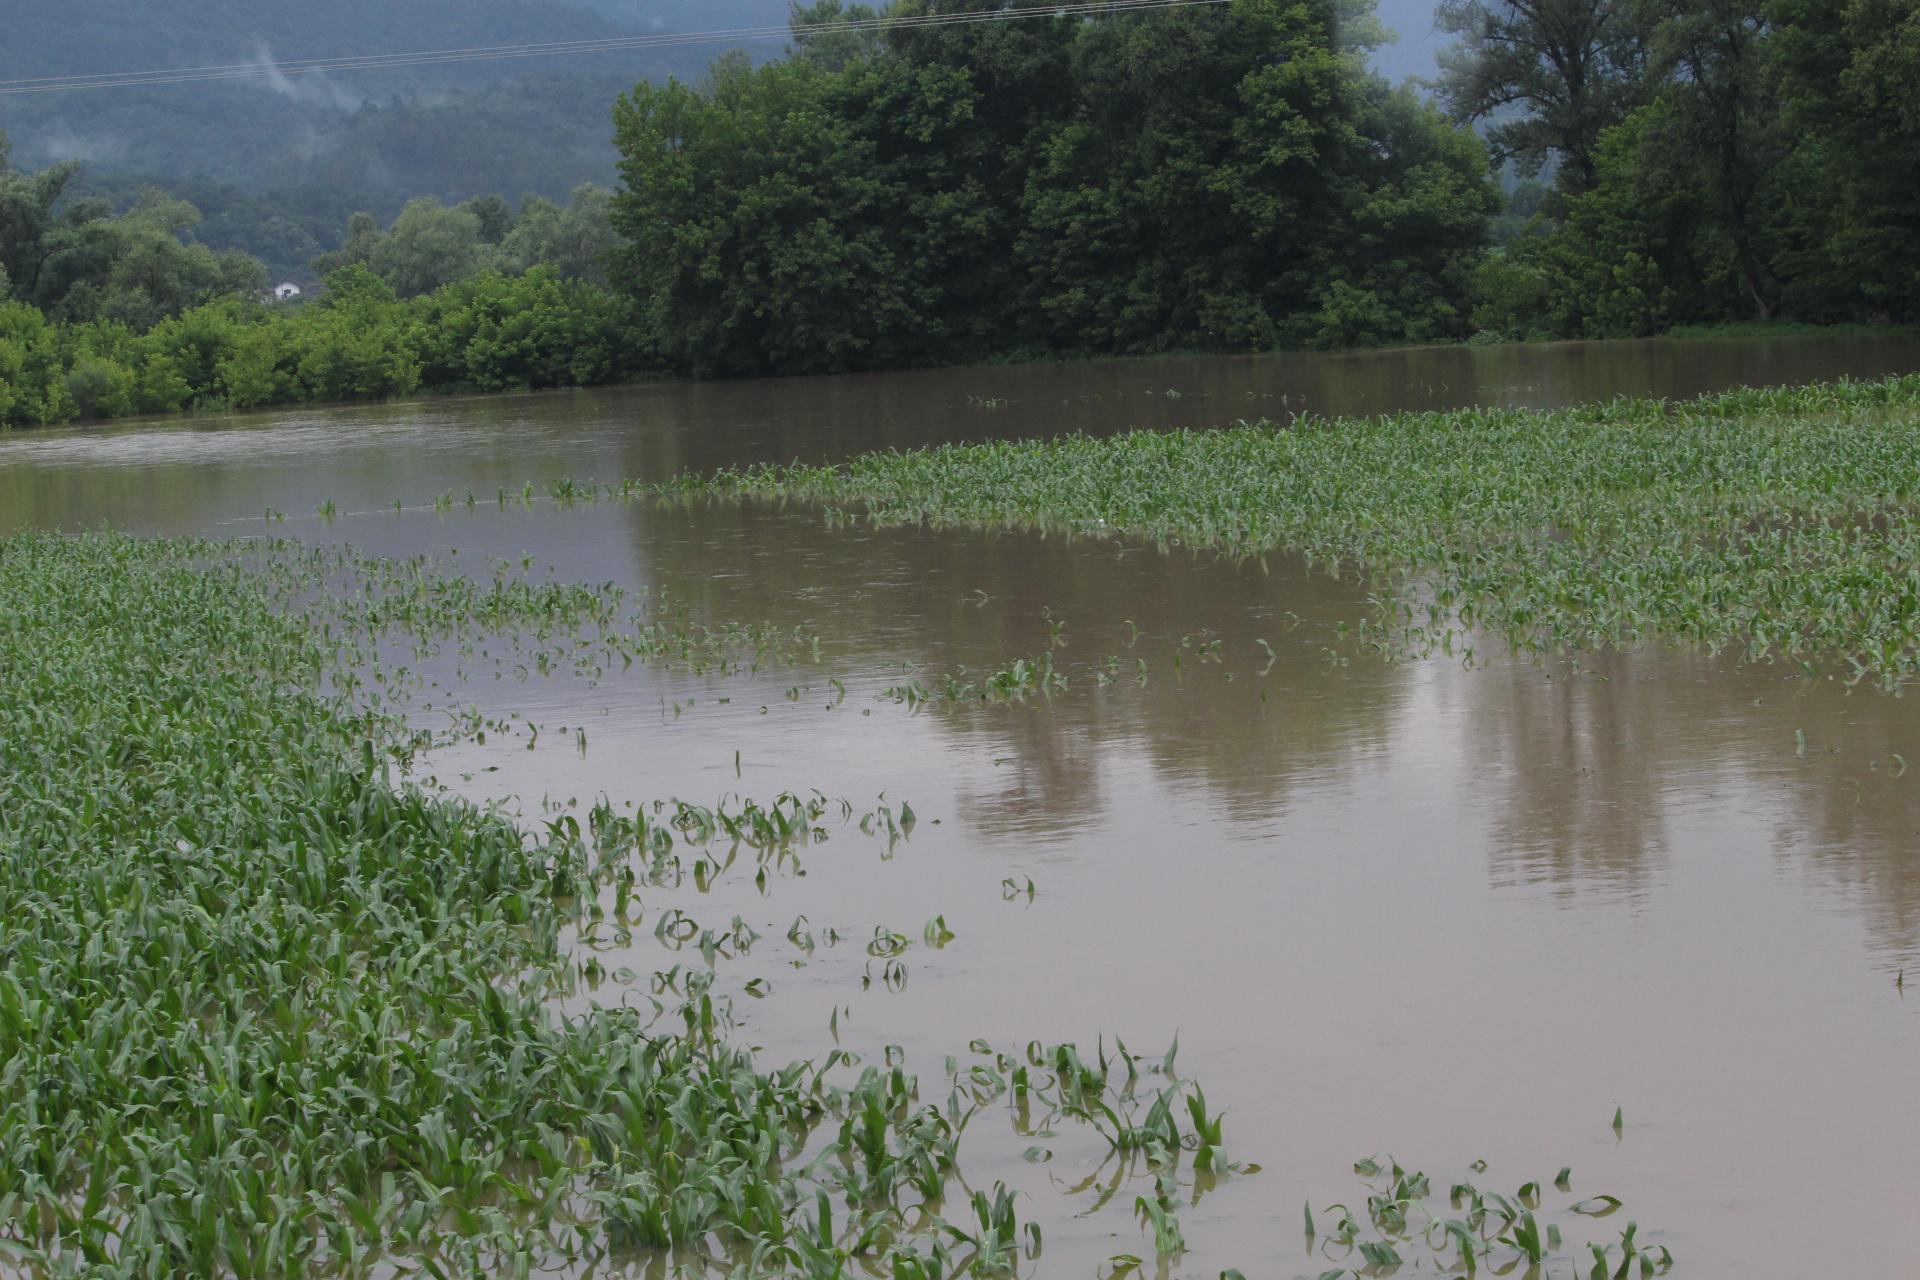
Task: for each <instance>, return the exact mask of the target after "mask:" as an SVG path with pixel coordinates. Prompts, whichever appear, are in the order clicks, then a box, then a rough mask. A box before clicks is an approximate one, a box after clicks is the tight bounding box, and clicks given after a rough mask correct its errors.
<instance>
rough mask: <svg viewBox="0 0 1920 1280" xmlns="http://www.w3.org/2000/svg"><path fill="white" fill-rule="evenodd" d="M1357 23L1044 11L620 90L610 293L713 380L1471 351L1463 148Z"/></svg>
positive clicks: (969, 0)
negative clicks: (1417, 348) (694, 84)
mask: <svg viewBox="0 0 1920 1280" xmlns="http://www.w3.org/2000/svg"><path fill="white" fill-rule="evenodd" d="M983 7H999V6H997V5H992V4H987V3H984V0H940V3H939V9H938V11H939V12H948V11H953V10H959V9H963V8H983ZM924 10H925V5H924V2H923V0H912V7H910V8H909V7H902V8H899V9H895V10H890V11H889V12H922V11H924ZM820 12H821V11H820V10H815V11H812V12H810V13H803V14H802V15H800V17H799V19H798V20H797V26H798V29H799V30H800V31H802V32H804V31H805V30H806V28H807V25H808V24H809V23H811V22H813V21H815V20H816V18H817V17H818V15H819V13H820ZM1370 13H1371V10H1370V8H1369V7H1368V6H1366V5H1364V4H1357V3H1346V2H1344V0H1315V2H1313V3H1307V4H1293V3H1280V2H1279V0H1234V3H1232V4H1231V5H1228V6H1222V7H1220V8H1209V9H1190V10H1181V11H1171V12H1164V13H1154V14H1136V15H1124V16H1107V17H1101V18H1099V19H1095V20H1086V19H1072V20H1067V19H1060V18H1057V17H1054V16H1051V15H1049V16H1047V17H1043V18H1036V19H1034V20H1031V21H1025V22H1020V23H996V24H982V25H981V26H979V27H978V28H974V27H956V28H944V27H943V28H936V29H933V31H932V32H929V31H906V32H889V33H888V34H887V35H886V37H885V38H884V39H878V38H874V39H861V40H841V39H839V38H838V37H836V38H835V40H834V42H833V43H831V44H830V45H829V46H827V47H826V49H825V50H824V51H823V52H820V53H817V54H806V55H805V56H802V57H801V58H798V59H796V60H793V61H791V62H789V63H785V64H780V65H776V66H771V67H763V68H760V69H757V70H756V69H752V68H749V67H747V66H745V65H744V64H740V63H730V64H723V65H721V66H720V67H718V68H716V71H715V75H714V78H713V80H712V81H711V83H710V84H709V85H708V86H707V87H706V88H704V89H698V90H696V89H693V88H689V87H687V86H684V85H677V84H676V85H673V86H670V87H668V88H666V89H655V88H651V87H648V86H641V87H640V88H639V89H636V90H635V91H634V93H633V94H631V95H629V96H628V97H627V98H625V99H623V100H622V102H621V104H620V106H619V107H618V108H617V110H616V136H617V141H618V143H619V145H620V148H621V152H622V175H623V177H624V179H625V186H626V189H625V191H624V192H622V193H621V194H620V195H619V196H618V197H616V199H615V208H614V224H615V227H616V229H617V230H619V231H620V232H621V233H622V235H623V237H624V238H625V240H626V247H625V249H624V250H623V252H622V254H621V255H620V258H619V263H618V267H619V269H618V278H619V279H620V282H621V283H622V284H623V285H624V286H626V287H627V288H629V289H630V290H632V292H633V293H634V294H635V296H636V297H637V298H639V299H640V300H641V303H642V306H643V309H644V315H645V325H644V328H645V331H646V332H647V333H648V334H649V335H651V336H652V338H653V340H654V341H655V342H656V343H657V344H658V346H659V349H660V350H661V352H662V354H663V355H664V356H665V357H666V358H667V359H668V361H669V362H670V363H674V364H683V365H685V366H689V367H694V368H699V369H707V370H712V371H724V372H753V371H763V370H775V371H784V372H804V371H814V370H828V369H841V368H861V367H873V366H879V365H887V364H900V363H911V362H919V361H932V360H954V359H968V358H976V357H981V356H990V355H997V354H1006V353H1011V352H1020V351H1028V352H1041V351H1051V352H1119V351H1153V350H1168V349H1175V348H1180V347H1216V348H1217V347H1230V348H1242V349H1245V348H1259V347H1268V346H1273V345H1276V344H1280V343H1290V342H1293V343H1321V344H1335V343H1340V342H1350V341H1388V340H1407V339H1415V340H1417V339H1423V338H1438V337H1446V336H1453V335H1456V334H1460V333H1463V332H1464V331H1465V326H1466V316H1465V307H1466V299H1467V296H1468V292H1469V288H1470V280H1471V278H1472V274H1473V264H1474V260H1475V257H1476V255H1477V253H1478V251H1479V248H1480V245H1481V243H1482V239H1483V236H1484V227H1485V222H1486V218H1487V216H1488V214H1489V213H1490V212H1491V211H1492V209H1493V208H1494V207H1495V196H1494V193H1493V191H1492V188H1491V185H1490V183H1489V182H1488V179H1487V173H1486V156H1485V152H1484V150H1483V148H1482V147H1481V146H1480V144H1479V143H1478V141H1477V140H1476V139H1474V138H1473V137H1472V136H1471V135H1470V134H1469V133H1468V132H1466V131H1465V130H1462V129H1459V128H1456V127H1454V126H1452V125H1450V124H1449V123H1448V122H1446V121H1445V120H1444V119H1442V118H1441V117H1440V116H1439V115H1438V114H1437V113H1436V112H1435V111H1433V110H1431V109H1429V108H1426V107H1424V106H1423V105H1422V104H1421V103H1420V102H1419V101H1418V100H1417V99H1416V98H1415V97H1414V96H1413V95H1412V94H1411V93H1407V92H1396V91H1394V90H1392V89H1390V88H1389V87H1388V86H1387V85H1386V84H1385V83H1384V82H1382V81H1380V80H1379V79H1378V78H1377V77H1374V76H1372V75H1370V74H1369V73H1367V71H1366V69H1365V66H1364V54H1365V49H1366V47H1367V44H1368V43H1369V41H1371V40H1373V39H1377V38H1378V27H1377V24H1374V23H1373V22H1372V21H1371V18H1370ZM802 47H803V49H805V48H807V46H806V44H805V42H804V40H803V46H802Z"/></svg>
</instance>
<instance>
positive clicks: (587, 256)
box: [500, 184, 620, 285]
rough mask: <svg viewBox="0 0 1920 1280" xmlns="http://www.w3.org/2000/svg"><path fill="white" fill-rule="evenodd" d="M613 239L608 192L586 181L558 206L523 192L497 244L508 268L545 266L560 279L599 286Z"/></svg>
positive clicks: (615, 240)
mask: <svg viewBox="0 0 1920 1280" xmlns="http://www.w3.org/2000/svg"><path fill="white" fill-rule="evenodd" d="M619 242H620V238H619V236H618V235H617V234H615V232H614V229H613V193H612V192H611V191H609V190H607V189H606V188H605V187H596V186H593V185H592V184H587V185H585V186H581V187H578V188H576V189H575V190H574V192H573V196H572V198H571V199H570V200H569V201H568V202H567V203H566V204H564V205H560V204H555V203H554V202H553V201H551V200H549V199H547V198H546V197H545V196H538V195H530V196H528V197H527V198H526V199H525V200H524V201H522V202H521V205H520V213H519V216H518V217H517V218H515V219H514V222H513V225H512V227H511V229H509V230H508V232H507V234H506V237H505V239H504V240H503V241H502V242H501V246H500V247H501V254H502V257H503V258H504V259H505V262H506V265H507V266H508V267H509V268H510V269H511V270H515V271H527V270H531V269H532V268H534V267H537V266H547V267H551V268H553V270H554V272H555V273H556V274H558V275H559V276H561V277H562V278H565V279H569V280H585V281H588V282H590V283H592V284H598V285H604V284H606V283H607V264H608V262H609V261H611V259H612V255H613V253H614V251H615V249H617V248H618V246H619Z"/></svg>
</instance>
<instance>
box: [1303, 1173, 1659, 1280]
mask: <svg viewBox="0 0 1920 1280" xmlns="http://www.w3.org/2000/svg"><path fill="white" fill-rule="evenodd" d="M1473 1170H1474V1172H1475V1173H1476V1174H1480V1173H1484V1172H1486V1163H1485V1162H1484V1161H1475V1162H1474V1165H1473ZM1353 1171H1354V1172H1355V1173H1357V1174H1359V1175H1360V1176H1361V1178H1363V1179H1365V1180H1366V1181H1367V1183H1368V1184H1369V1185H1368V1189H1367V1192H1368V1193H1367V1197H1366V1208H1365V1212H1364V1213H1362V1214H1357V1213H1355V1212H1354V1210H1352V1209H1350V1208H1349V1207H1348V1206H1346V1205H1345V1204H1330V1205H1326V1206H1324V1207H1323V1208H1322V1209H1321V1210H1320V1213H1319V1217H1318V1220H1317V1221H1316V1219H1315V1216H1314V1209H1313V1206H1312V1205H1311V1204H1308V1205H1307V1206H1306V1207H1305V1210H1304V1214H1305V1219H1306V1236H1307V1252H1308V1254H1309V1255H1310V1256H1313V1257H1316V1258H1319V1259H1321V1260H1322V1262H1326V1263H1333V1264H1336V1265H1333V1266H1331V1267H1328V1268H1326V1269H1322V1270H1320V1271H1318V1272H1314V1273H1310V1274H1312V1275H1314V1276H1315V1278H1316V1280H1348V1278H1349V1277H1351V1278H1352V1280H1364V1278H1365V1277H1368V1276H1375V1275H1385V1274H1389V1273H1391V1272H1392V1271H1394V1270H1396V1269H1398V1268H1400V1267H1402V1266H1409V1264H1411V1269H1412V1270H1416V1271H1418V1270H1420V1269H1422V1264H1423V1263H1424V1264H1425V1265H1427V1266H1431V1267H1432V1268H1433V1269H1434V1270H1435V1271H1436V1272H1438V1273H1439V1274H1441V1275H1449V1276H1473V1275H1477V1274H1479V1272H1480V1269H1481V1268H1482V1267H1485V1268H1486V1270H1487V1272H1488V1273H1489V1274H1491V1275H1510V1274H1514V1273H1515V1272H1516V1271H1518V1272H1519V1273H1520V1274H1523V1275H1526V1276H1530V1277H1536V1278H1537V1280H1549V1278H1550V1277H1553V1276H1559V1277H1562V1280H1568V1278H1571V1280H1631V1278H1632V1277H1639V1278H1640V1280H1651V1277H1654V1276H1662V1275H1665V1274H1666V1273H1667V1272H1668V1271H1670V1270H1672V1269H1673V1254H1672V1252H1671V1251H1669V1250H1668V1249H1667V1247H1666V1246H1665V1245H1663V1244H1658V1243H1648V1242H1645V1241H1643V1240H1641V1239H1640V1231H1639V1227H1638V1225H1637V1224H1635V1223H1633V1222H1629V1223H1627V1224H1626V1227H1625V1229H1624V1230H1622V1231H1620V1232H1619V1234H1618V1236H1617V1237H1615V1238H1614V1239H1611V1240H1603V1241H1598V1242H1589V1243H1587V1244H1585V1245H1583V1246H1580V1247H1578V1248H1576V1249H1574V1250H1572V1251H1570V1252H1569V1251H1567V1249H1566V1241H1565V1236H1566V1233H1567V1231H1568V1230H1570V1229H1571V1228H1563V1226H1562V1221H1563V1220H1564V1221H1567V1222H1571V1221H1572V1220H1574V1219H1576V1218H1581V1217H1584V1218H1587V1219H1600V1218H1607V1217H1611V1216H1612V1215H1613V1214H1614V1213H1616V1212H1617V1211H1618V1210H1619V1209H1620V1207H1621V1202H1620V1200H1619V1198H1618V1197H1615V1196H1608V1195H1600V1196H1588V1197H1586V1198H1585V1199H1579V1200H1574V1199H1572V1198H1571V1196H1572V1178H1573V1171H1572V1170H1571V1169H1562V1170H1561V1171H1560V1174H1559V1176H1558V1177H1556V1178H1555V1179H1554V1182H1553V1189H1554V1191H1556V1192H1558V1193H1559V1195H1560V1196H1561V1198H1562V1199H1565V1200H1567V1203H1565V1204H1563V1205H1559V1206H1558V1207H1557V1208H1556V1209H1553V1210H1552V1211H1550V1210H1549V1208H1548V1206H1547V1204H1546V1198H1547V1197H1546V1192H1545V1191H1544V1190H1543V1188H1542V1187H1541V1185H1540V1184H1539V1183H1538V1182H1527V1183H1524V1184H1522V1185H1521V1186H1520V1187H1519V1188H1518V1189H1517V1190H1516V1191H1514V1192H1513V1193H1512V1194H1511V1195H1505V1194H1502V1193H1500V1192H1496V1191H1489V1190H1485V1189H1483V1188H1480V1187H1476V1186H1475V1185H1474V1184H1473V1183H1471V1182H1466V1181H1461V1182H1456V1183H1454V1184H1453V1185H1452V1186H1451V1187H1450V1188H1449V1189H1448V1191H1447V1195H1446V1198H1445V1200H1444V1201H1442V1202H1440V1203H1438V1204H1435V1203H1433V1200H1434V1190H1433V1186H1432V1183H1431V1182H1430V1181H1429V1180H1428V1178H1427V1175H1426V1174H1424V1173H1417V1172H1409V1171H1408V1170H1406V1169H1403V1168H1402V1167H1401V1166H1400V1164H1399V1163H1398V1162H1397V1161H1395V1160H1394V1159H1393V1158H1392V1157H1391V1156H1369V1157H1368V1158H1366V1159H1365V1160H1361V1161H1359V1162H1357V1163H1356V1164H1355V1165H1354V1166H1353Z"/></svg>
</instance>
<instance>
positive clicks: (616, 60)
mask: <svg viewBox="0 0 1920 1280" xmlns="http://www.w3.org/2000/svg"><path fill="white" fill-rule="evenodd" d="M684 7H685V8H687V9H688V10H689V11H690V10H691V8H692V6H684ZM4 26H5V38H4V40H0V79H5V80H18V79H24V78H28V77H39V76H50V75H70V74H98V73H108V72H114V71H140V70H152V69H160V68H174V67H203V66H218V65H228V64H234V63H248V64H259V65H261V66H263V67H271V66H277V64H278V63H280V62H287V61H295V60H299V59H306V58H317V57H339V56H347V55H360V54H380V53H391V52H417V51H428V50H445V49H463V48H474V47H481V46H496V45H504V44H524V43H533V42H541V43H546V42H552V41H560V40H593V39H604V38H608V37H615V36H620V35H627V34H632V33H633V32H634V31H635V28H634V27H633V26H629V25H623V24H621V23H617V22H615V21H613V20H611V19H610V18H608V17H606V16H605V15H603V14H598V13H594V12H592V11H590V10H587V9H583V8H575V7H568V6H562V5H557V4H549V3H541V2H537V0H327V2H326V3H324V4H313V3H308V2H306V0H8V3H7V11H6V15H5V18H4ZM714 52H715V50H714V49H713V48H711V47H706V46H694V47H681V48H668V49H652V50H649V49H639V50H619V51H612V52H593V53H584V54H576V55H569V56H565V57H554V56H542V57H533V58H514V59H506V60H501V61H475V62H460V63H451V64H430V65H421V66H409V67H404V68H392V69H385V70H379V71H353V72H328V73H326V74H324V75H285V74H269V75H265V76H261V77H258V78H248V79H241V80H212V81H200V82H192V83H185V84H174V85H166V86H155V87H111V88H109V87H99V88H85V89H78V90H68V91H64V92H59V93H46V94H27V95H8V96H0V130H5V131H6V132H7V133H8V134H9V135H10V136H11V137H12V139H13V143H14V154H15V158H16V161H17V162H19V163H21V164H24V165H28V166H38V165H45V164H50V163H53V162H55V161H59V160H64V159H79V160H83V161H86V162H88V163H89V164H90V165H92V166H95V167H98V168H103V169H107V170H117V171H121V172H140V173H149V174H156V175H172V176H176V177H179V178H186V177H192V176H199V177H206V178H212V179H216V180H220V181H225V182H232V183H235V184H239V185H243V186H266V185H280V184H284V183H286V182H288V181H301V180H305V179H306V177H307V176H308V175H309V174H310V173H311V172H312V171H314V170H315V169H316V168H319V169H322V170H325V171H326V172H328V173H329V174H330V175H332V177H333V178H339V177H340V176H342V175H343V174H348V173H351V172H352V171H354V170H355V169H364V170H367V171H369V172H377V171H379V170H381V169H382V168H383V166H384V167H385V168H387V169H389V170H393V171H395V172H394V174H393V175H392V176H395V177H402V176H405V175H404V174H401V173H399V172H398V171H399V170H412V169H415V168H417V166H418V164H419V151H418V149H417V148H414V149H412V150H411V151H407V150H404V149H403V150H402V151H400V152H396V153H394V154H393V155H391V156H388V157H385V158H384V159H383V158H382V157H378V156H361V157H360V158H358V159H355V158H352V157H345V158H341V157H333V156H332V154H331V153H332V151H333V149H334V148H336V147H338V146H346V147H348V148H349V149H352V148H353V147H356V146H360V145H363V144H364V142H365V139H366V135H368V134H369V133H373V134H380V133H382V132H384V130H383V129H372V130H369V129H367V128H364V127H359V128H356V126H355V124H354V120H355V116H356V114H357V113H359V112H361V111H362V110H363V109H366V108H367V107H368V106H369V104H373V105H375V106H377V107H378V108H380V109H389V108H391V107H392V105H393V104H394V103H395V102H396V100H400V101H410V102H414V103H421V104H425V105H427V106H429V107H436V106H437V107H442V108H445V107H448V106H450V105H451V104H455V103H458V102H459V101H460V99H459V98H458V97H457V96H455V95H459V94H462V93H466V94H469V95H475V94H477V95H482V96H480V97H477V98H470V99H469V101H468V104H467V108H466V109H467V111H468V113H469V114H470V115H471V116H472V121H471V126H470V128H469V132H470V133H471V134H472V135H473V136H472V137H469V138H462V139H459V140H458V145H457V147H456V150H457V151H458V152H460V153H461V154H462V155H464V156H465V158H466V160H467V161H468V162H469V163H471V162H472V161H473V160H474V158H475V154H476V152H479V151H482V150H484V148H483V146H482V140H481V136H480V135H481V131H482V130H484V131H486V133H488V134H490V135H491V136H492V137H493V138H494V139H495V140H497V141H499V142H500V143H501V144H502V145H503V147H504V148H505V150H506V151H507V152H510V153H511V152H520V153H521V154H522V157H523V158H527V157H531V156H532V155H533V154H534V153H535V150H536V148H537V149H540V150H544V151H545V152H547V153H548V155H549V159H548V161H547V162H546V165H545V168H546V170H547V172H541V173H536V172H532V171H526V172H520V171H517V170H516V169H515V168H514V164H515V163H517V161H512V160H511V159H510V158H509V161H508V162H507V163H504V164H502V163H494V162H492V161H491V160H489V159H488V158H487V157H485V156H482V157H480V159H481V163H480V165H479V171H478V172H477V173H474V174H473V175H472V179H473V180H475V181H484V182H488V183H490V184H491V186H490V187H489V189H492V188H493V187H504V188H505V189H507V190H517V189H519V188H529V189H544V188H547V187H551V186H552V185H553V183H554V182H555V181H557V180H558V179H557V178H556V177H555V176H554V173H553V172H552V171H553V170H555V169H556V168H558V167H564V165H565V164H566V163H567V157H577V156H580V155H583V154H587V153H591V155H592V156H593V157H594V158H593V162H592V163H591V164H589V165H586V166H584V167H583V166H575V170H574V180H576V181H577V180H581V179H584V178H586V177H589V176H593V174H596V173H599V172H601V171H603V170H604V168H605V165H604V164H603V163H602V162H603V161H604V160H605V158H606V156H607V155H608V154H610V153H609V152H608V150H607V141H608V136H609V133H610V129H609V126H608V124H607V113H608V110H609V108H610V106H611V102H612V98H613V96H614V93H616V92H617V91H618V89H619V88H621V87H625V86H628V85H631V84H633V83H634V82H635V81H638V80H641V79H664V78H665V77H666V76H668V75H671V74H678V75H681V76H683V77H684V76H695V75H698V74H700V72H702V71H703V70H704V69H705V67H706V65H707V62H708V60H709V59H710V58H711V57H712V56H713V54H714ZM569 77H579V78H580V86H579V87H578V88H576V89H574V90H572V91H567V90H564V89H560V90H557V89H555V88H554V87H553V86H554V85H556V84H558V83H559V82H560V81H562V80H564V79H567V78H569ZM522 82H537V84H538V85H539V86H544V87H536V88H530V89H528V90H526V91H524V92H522V93H520V94H518V95H514V94H511V93H506V92H503V90H504V88H505V86H508V85H510V84H516V83H522ZM589 90H591V92H592V93H594V94H596V95H597V101H596V102H594V103H593V104H592V105H591V108H590V109H588V110H582V108H583V107H585V106H586V105H587V101H588V91H589ZM560 99H564V100H565V106H566V108H567V112H568V113H569V114H566V115H564V116H563V115H560V114H558V113H557V112H556V110H555V107H556V101H557V100H560ZM516 107H518V108H522V109H524V111H525V115H524V118H518V117H516V116H515V115H514V111H515V109H516ZM503 130H504V131H505V132H504V133H503V132H502V131H503ZM441 131H442V133H443V135H445V136H448V137H452V136H453V135H455V134H457V133H458V132H459V130H458V128H457V127H455V125H454V123H451V122H447V121H443V122H442V130H441ZM536 135H537V136H536ZM565 185H571V183H565V184H563V186H565ZM382 189H383V190H384V189H385V184H382ZM430 189H432V188H431V186H427V187H423V188H422V191H423V192H424V191H426V190H430Z"/></svg>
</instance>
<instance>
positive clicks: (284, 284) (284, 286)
mask: <svg viewBox="0 0 1920 1280" xmlns="http://www.w3.org/2000/svg"><path fill="white" fill-rule="evenodd" d="M299 296H300V286H299V285H297V284H295V283H294V282H293V281H291V280H282V281H281V282H280V283H279V284H277V285H275V286H274V287H273V297H274V300H275V301H276V302H285V301H286V300H287V299H289V298H297V297H299Z"/></svg>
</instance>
